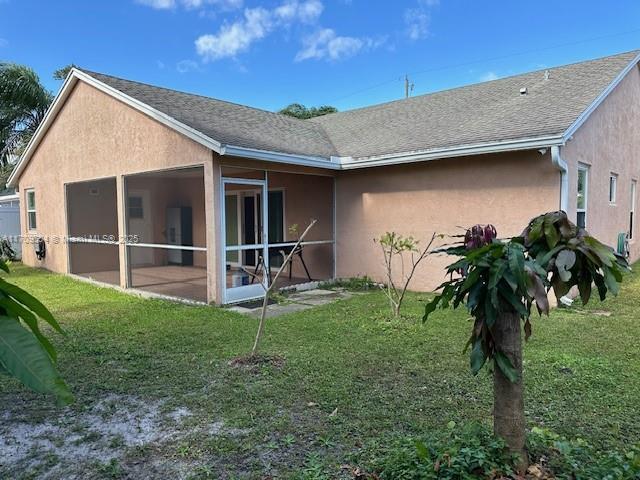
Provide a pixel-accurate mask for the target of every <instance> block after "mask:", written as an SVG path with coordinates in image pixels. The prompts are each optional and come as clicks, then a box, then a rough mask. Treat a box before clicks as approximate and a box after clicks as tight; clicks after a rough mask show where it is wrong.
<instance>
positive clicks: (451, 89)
mask: <svg viewBox="0 0 640 480" xmlns="http://www.w3.org/2000/svg"><path fill="white" fill-rule="evenodd" d="M631 53H635V54H636V55H640V49H634V50H628V51H626V52H620V53H615V54H612V55H606V56H604V57H596V58H591V59H588V60H579V61H576V62H571V63H564V64H561V65H555V66H553V67H546V68H539V69H537V70H529V71H526V72H522V73H516V74H513V75H508V76H506V77H500V78H496V79H494V80H487V81H484V82H474V83H469V84H466V85H459V86H457V87H450V88H445V89H442V90H435V91H433V92H427V93H423V94H420V95H415V96H413V97H409V98H399V99H396V100H389V101H387V102H382V103H375V104H373V105H365V106H362V107H356V108H352V109H350V110H342V111H339V112H334V113H328V114H326V115H322V116H319V117H313V118H309V119H306V120H304V121H308V120H310V121H314V122H315V123H319V122H320V121H321V120H324V119H326V118H330V117H334V116H339V115H344V114H348V113H351V112H358V111H361V110H366V109H370V108H377V107H381V106H385V105H390V104H394V103H400V102H406V101H411V100H414V99H420V98H424V97H429V96H432V95H437V94H440V93H446V92H451V91H454V90H464V89H467V88H472V87H477V86H479V85H486V84H490V83H495V82H501V81H504V80H509V79H513V78H515V77H521V76H525V75H533V74H536V73H540V72H545V71H547V70H548V71H552V70H557V69H559V68H565V67H570V66H573V65H579V64H586V63H592V62H598V61H601V60H606V59H609V58H613V57H621V56H623V55H629V54H631Z"/></svg>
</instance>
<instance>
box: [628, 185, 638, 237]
mask: <svg viewBox="0 0 640 480" xmlns="http://www.w3.org/2000/svg"><path fill="white" fill-rule="evenodd" d="M637 187H638V182H637V180H635V179H634V180H631V192H630V194H631V195H630V196H631V205H630V207H629V240H634V236H633V231H634V230H635V227H636V192H637Z"/></svg>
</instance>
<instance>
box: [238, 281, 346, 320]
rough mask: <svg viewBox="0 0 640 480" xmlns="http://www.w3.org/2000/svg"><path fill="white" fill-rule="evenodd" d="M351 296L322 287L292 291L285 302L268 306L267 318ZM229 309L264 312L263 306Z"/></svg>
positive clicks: (240, 311) (243, 312)
mask: <svg viewBox="0 0 640 480" xmlns="http://www.w3.org/2000/svg"><path fill="white" fill-rule="evenodd" d="M351 296H353V293H351V292H348V291H346V290H340V289H337V290H324V289H321V288H316V289H313V290H306V291H303V292H295V293H291V294H289V295H287V296H286V300H285V301H284V302H283V303H275V304H273V305H269V306H268V307H267V318H273V317H278V316H280V315H284V314H286V313H293V312H300V311H302V310H308V309H310V308H313V307H316V306H319V305H327V304H329V303H333V302H336V301H338V300H342V299H345V298H350V297H351ZM229 310H233V311H234V312H238V313H242V314H244V315H251V316H253V317H259V316H260V315H261V313H262V307H257V308H243V307H239V306H235V307H230V308H229Z"/></svg>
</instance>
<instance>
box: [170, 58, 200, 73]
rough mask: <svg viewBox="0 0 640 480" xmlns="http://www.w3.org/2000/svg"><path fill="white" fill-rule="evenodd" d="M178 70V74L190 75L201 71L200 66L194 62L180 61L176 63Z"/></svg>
mask: <svg viewBox="0 0 640 480" xmlns="http://www.w3.org/2000/svg"><path fill="white" fill-rule="evenodd" d="M176 70H177V71H178V73H188V72H194V71H198V70H200V66H199V65H198V62H196V61H193V60H180V61H179V62H178V63H176Z"/></svg>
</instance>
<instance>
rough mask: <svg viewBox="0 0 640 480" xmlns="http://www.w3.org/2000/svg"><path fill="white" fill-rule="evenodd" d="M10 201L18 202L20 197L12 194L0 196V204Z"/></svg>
mask: <svg viewBox="0 0 640 480" xmlns="http://www.w3.org/2000/svg"><path fill="white" fill-rule="evenodd" d="M10 200H20V195H18V194H17V193H12V194H11V195H0V202H8V201H10Z"/></svg>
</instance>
